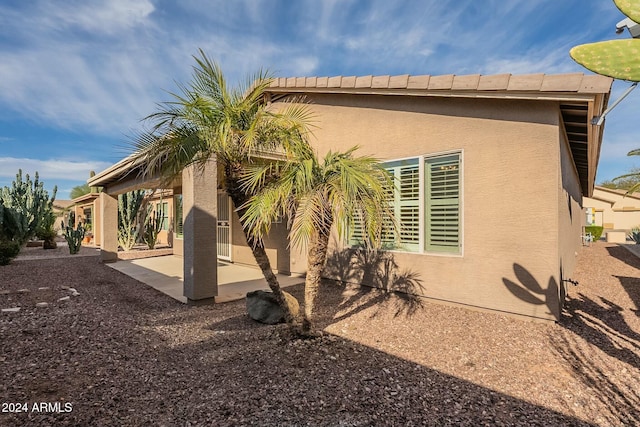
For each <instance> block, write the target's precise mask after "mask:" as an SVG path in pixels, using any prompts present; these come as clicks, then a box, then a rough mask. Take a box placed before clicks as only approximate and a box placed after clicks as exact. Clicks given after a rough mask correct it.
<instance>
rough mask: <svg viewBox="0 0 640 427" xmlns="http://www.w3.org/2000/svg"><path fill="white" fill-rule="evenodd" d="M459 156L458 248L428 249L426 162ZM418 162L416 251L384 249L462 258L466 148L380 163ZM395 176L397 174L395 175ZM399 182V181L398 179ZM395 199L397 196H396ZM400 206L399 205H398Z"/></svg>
mask: <svg viewBox="0 0 640 427" xmlns="http://www.w3.org/2000/svg"><path fill="white" fill-rule="evenodd" d="M453 155H457V156H458V164H459V174H458V180H459V183H458V221H459V222H458V242H459V243H458V250H457V251H455V250H453V251H447V250H433V249H427V222H428V221H427V217H426V215H427V206H426V197H427V195H426V192H427V177H426V173H427V170H426V169H427V168H426V163H427V160H430V159H437V158H444V157H447V156H453ZM412 161H417V162H418V170H419V172H418V173H419V179H418V182H419V187H418V197H419V199H418V209H419V211H418V212H419V213H418V237H419V243H418V247H417V250H416V251H413V250H406V249H403V248H402V247H387V248H384V246H383V250H384V251H387V252H398V253H406V254H415V255H433V256H444V257H456V258H461V257H463V256H464V246H465V245H464V235H465V233H464V150H462V149H456V150H447V151H439V152H435V153H428V154H421V155H417V156H407V157H400V158H395V159H388V160H384V161H381V162H380V164H381V166H382V167H385V165H386V164H393V163H402V162H412ZM385 169H386V168H385ZM394 176H395V175H394ZM396 182H397V181H396ZM398 193H399V189H397V188H396V189H394V194H395V195H397V194H398ZM394 200H395V198H394ZM398 206H399V205H398ZM398 206H396V203H395V202H394V211H396V210H397V208H398ZM396 220H397V221H399V218H397V217H396ZM347 244H348V245H349V246H351V247H356V246H357V242H352V241H350V242H347Z"/></svg>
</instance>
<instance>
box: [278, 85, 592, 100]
mask: <svg viewBox="0 0 640 427" xmlns="http://www.w3.org/2000/svg"><path fill="white" fill-rule="evenodd" d="M267 91H268V92H269V93H273V94H282V95H288V94H294V93H295V94H305V93H309V94H311V93H319V94H323V93H324V94H351V95H397V96H423V97H429V96H431V97H446V98H487V99H525V100H534V101H539V100H544V101H569V102H593V100H594V97H595V96H596V95H597V94H596V93H588V92H580V93H573V92H539V91H535V92H527V91H523V92H515V91H473V90H429V89H400V90H397V89H371V88H366V89H358V88H355V89H354V88H269V89H268V90H267Z"/></svg>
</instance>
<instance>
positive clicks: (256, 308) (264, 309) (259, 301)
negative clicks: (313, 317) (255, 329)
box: [246, 291, 300, 325]
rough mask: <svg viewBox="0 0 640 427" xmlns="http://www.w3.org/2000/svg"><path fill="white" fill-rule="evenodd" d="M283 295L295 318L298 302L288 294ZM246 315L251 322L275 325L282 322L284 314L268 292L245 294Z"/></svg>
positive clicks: (297, 311)
mask: <svg viewBox="0 0 640 427" xmlns="http://www.w3.org/2000/svg"><path fill="white" fill-rule="evenodd" d="M283 294H284V296H285V298H286V299H287V302H288V303H289V308H290V309H291V313H292V314H293V315H294V316H297V315H298V313H299V311H300V308H299V304H298V301H297V300H296V299H295V297H293V296H292V295H291V294H289V293H288V292H284V291H283ZM246 300H247V302H246V305H247V314H248V315H249V317H250V318H252V319H253V320H255V321H257V322H260V323H265V324H267V325H275V324H278V323H282V322H284V312H283V311H282V308H280V306H279V305H278V301H276V297H275V296H274V295H273V293H272V292H270V291H253V292H248V293H247V298H246Z"/></svg>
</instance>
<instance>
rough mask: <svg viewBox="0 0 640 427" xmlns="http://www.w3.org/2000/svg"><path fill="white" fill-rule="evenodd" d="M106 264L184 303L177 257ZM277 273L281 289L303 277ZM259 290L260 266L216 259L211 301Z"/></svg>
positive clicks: (262, 284) (261, 282) (262, 282)
mask: <svg viewBox="0 0 640 427" xmlns="http://www.w3.org/2000/svg"><path fill="white" fill-rule="evenodd" d="M106 265H108V266H109V267H111V268H113V269H115V270H118V271H120V272H122V273H124V274H126V275H127V276H130V277H133V278H134V279H136V280H138V281H140V282H142V283H145V284H147V285H149V286H151V287H152V288H155V289H157V290H158V291H160V292H162V293H164V294H167V295H169V296H170V297H171V298H174V299H176V300H178V301H180V302H182V303H185V304H186V303H187V298H186V297H185V296H184V295H183V270H182V258H180V257H177V256H174V255H167V256H159V257H153V258H142V259H135V260H127V261H124V260H118V261H117V262H115V263H110V264H106ZM277 276H278V281H279V282H280V286H281V287H283V288H284V287H288V286H293V285H297V284H299V283H303V282H304V278H301V277H299V276H285V275H283V274H278V275H277ZM259 289H264V290H268V289H269V286H267V282H266V281H265V279H264V276H263V275H262V272H261V271H260V269H258V268H252V267H246V266H241V265H236V264H232V263H228V262H224V261H218V296H217V297H215V302H217V303H219V302H227V301H234V300H238V299H242V298H244V297H245V295H246V294H247V292H250V291H256V290H259Z"/></svg>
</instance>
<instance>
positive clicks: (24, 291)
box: [16, 289, 31, 294]
mask: <svg viewBox="0 0 640 427" xmlns="http://www.w3.org/2000/svg"><path fill="white" fill-rule="evenodd" d="M16 292H17V293H19V294H28V293H29V292H31V291H30V290H29V289H18V290H17V291H16Z"/></svg>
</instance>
